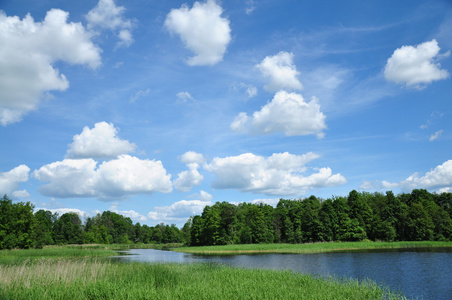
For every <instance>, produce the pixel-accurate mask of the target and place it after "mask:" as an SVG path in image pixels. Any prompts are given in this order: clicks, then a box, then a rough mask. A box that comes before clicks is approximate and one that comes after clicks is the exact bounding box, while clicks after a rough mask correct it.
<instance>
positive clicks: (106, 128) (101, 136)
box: [67, 122, 136, 158]
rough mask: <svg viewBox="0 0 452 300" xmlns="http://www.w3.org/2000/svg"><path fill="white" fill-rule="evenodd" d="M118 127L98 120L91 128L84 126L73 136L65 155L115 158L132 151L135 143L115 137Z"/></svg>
mask: <svg viewBox="0 0 452 300" xmlns="http://www.w3.org/2000/svg"><path fill="white" fill-rule="evenodd" d="M117 133H118V129H117V128H115V127H114V125H113V124H111V123H110V124H109V123H106V122H99V123H96V124H95V125H94V128H93V129H90V128H89V127H87V126H86V127H84V128H83V131H82V133H81V134H76V135H74V137H73V140H74V141H73V142H72V144H70V145H69V150H68V152H67V157H71V158H115V157H117V156H118V155H120V154H126V153H130V152H133V151H134V150H135V147H136V145H135V144H133V143H130V142H129V141H127V140H122V139H120V138H119V137H117Z"/></svg>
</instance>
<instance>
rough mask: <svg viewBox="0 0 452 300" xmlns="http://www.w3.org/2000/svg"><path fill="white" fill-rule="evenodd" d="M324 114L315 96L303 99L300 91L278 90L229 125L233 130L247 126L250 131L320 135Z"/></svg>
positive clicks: (292, 134)
mask: <svg viewBox="0 0 452 300" xmlns="http://www.w3.org/2000/svg"><path fill="white" fill-rule="evenodd" d="M325 118H326V117H325V115H324V114H323V113H322V112H321V111H320V104H319V103H318V100H317V99H316V98H313V99H312V100H311V101H310V102H305V101H304V99H303V97H302V96H301V95H300V94H296V93H288V92H286V91H279V92H277V93H276V94H275V96H274V98H273V100H272V101H271V102H270V103H267V104H266V105H264V106H263V107H262V108H261V110H260V111H256V112H254V113H253V116H252V117H249V116H248V115H247V114H246V113H244V112H242V113H240V114H239V115H238V116H237V117H236V118H235V119H234V121H233V122H232V123H231V125H230V128H231V129H232V130H234V131H246V130H248V131H249V132H250V133H253V134H269V133H274V132H283V133H284V134H285V135H286V136H295V135H310V134H315V135H317V137H318V138H322V137H323V136H324V133H323V130H324V129H326V124H325ZM247 126H248V127H247Z"/></svg>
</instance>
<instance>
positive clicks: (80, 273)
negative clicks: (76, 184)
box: [0, 245, 403, 299]
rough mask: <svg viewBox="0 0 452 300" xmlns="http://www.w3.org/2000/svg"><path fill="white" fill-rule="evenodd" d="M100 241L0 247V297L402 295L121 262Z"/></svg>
mask: <svg viewBox="0 0 452 300" xmlns="http://www.w3.org/2000/svg"><path fill="white" fill-rule="evenodd" d="M111 254H113V255H114V254H116V253H115V252H114V251H113V250H112V249H109V247H107V249H105V247H103V246H102V245H97V246H91V247H82V246H78V247H75V246H74V247H70V246H69V247H52V248H45V249H42V250H7V251H5V250H3V251H0V299H402V298H403V297H402V296H401V295H398V294H394V293H392V292H390V291H389V290H387V289H385V288H382V287H380V286H378V285H376V284H375V283H373V282H371V281H357V280H345V279H338V278H329V279H322V278H318V277H313V276H310V275H305V274H298V273H294V272H291V271H274V270H249V269H240V268H231V267H226V266H222V265H216V264H168V263H165V264H146V263H123V262H118V261H115V260H113V259H111V258H109V256H110V255H111Z"/></svg>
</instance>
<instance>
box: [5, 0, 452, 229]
mask: <svg viewBox="0 0 452 300" xmlns="http://www.w3.org/2000/svg"><path fill="white" fill-rule="evenodd" d="M0 10H1V12H0V45H1V46H0V125H1V126H0V138H1V141H2V147H1V156H0V192H1V193H2V194H5V193H6V194H8V195H9V196H10V197H11V198H13V199H14V200H15V201H30V202H32V203H33V204H34V205H35V207H36V208H37V209H39V208H43V209H49V210H52V211H54V212H59V213H60V214H61V213H64V212H67V211H70V210H73V211H76V212H78V213H80V214H81V215H83V216H85V217H86V216H92V215H95V214H96V213H97V212H102V211H105V210H111V211H115V212H118V213H121V214H123V215H125V216H128V217H131V218H132V220H133V221H134V222H140V223H142V224H149V225H155V224H158V223H160V222H165V223H166V224H171V223H175V224H177V225H178V226H182V225H183V224H184V223H185V221H186V220H187V219H188V217H190V216H191V215H194V214H199V213H200V212H202V209H203V207H204V206H205V205H211V204H213V203H215V202H216V201H229V202H233V203H239V202H252V201H254V202H257V201H262V202H265V203H269V204H272V205H275V204H276V203H277V201H278V199H280V198H286V199H296V198H302V197H308V196H310V195H316V196H319V197H323V198H327V197H331V196H345V195H347V194H348V192H349V191H351V190H353V189H356V190H359V191H368V192H375V191H377V192H384V191H386V190H393V191H394V192H396V193H400V192H410V191H411V189H413V188H425V189H428V190H430V191H432V192H444V191H446V192H447V191H448V192H450V191H452V157H451V150H450V149H452V122H450V118H451V116H452V102H451V101H452V99H451V97H452V96H451V95H452V81H451V78H450V72H452V57H451V56H450V54H451V51H452V3H451V2H450V1H440V0H435V1H396V2H394V1H289V0H287V1H286V0H278V1H276V0H264V1H258V0H254V1H252V0H240V1H239V0H231V1H214V0H208V1H189V2H184V1H142V0H135V1H120V0H115V1H113V0H100V1H99V2H97V1H83V0H81V1H75V2H74V1H27V0H21V1H0Z"/></svg>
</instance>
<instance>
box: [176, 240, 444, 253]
mask: <svg viewBox="0 0 452 300" xmlns="http://www.w3.org/2000/svg"><path fill="white" fill-rule="evenodd" d="M434 247H450V248H452V242H333V243H314V244H248V245H224V246H202V247H180V248H177V249H172V250H173V251H179V252H185V253H195V254H205V255H216V254H259V253H281V254H285V253H300V254H302V253H324V252H338V251H353V250H373V249H381V250H383V249H410V248H411V249H412V248H434Z"/></svg>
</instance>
